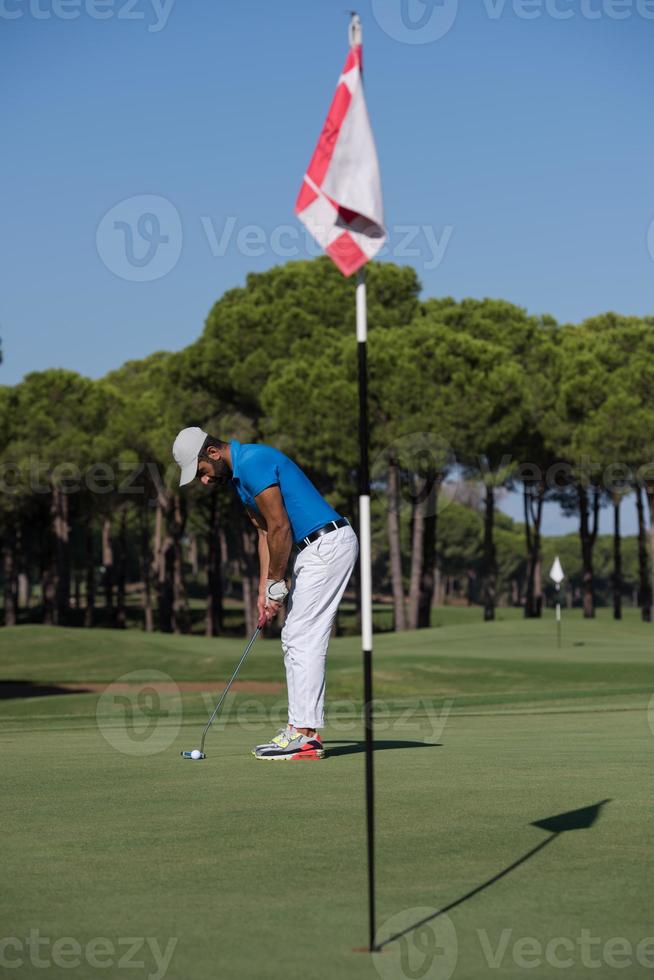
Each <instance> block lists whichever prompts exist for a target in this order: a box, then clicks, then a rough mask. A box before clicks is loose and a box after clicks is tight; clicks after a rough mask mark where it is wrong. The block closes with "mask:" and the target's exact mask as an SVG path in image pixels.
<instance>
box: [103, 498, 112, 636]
mask: <svg viewBox="0 0 654 980" xmlns="http://www.w3.org/2000/svg"><path fill="white" fill-rule="evenodd" d="M102 564H103V566H104V606H105V609H106V611H107V625H108V626H113V625H114V548H113V542H112V539H111V517H105V518H104V520H103V521H102Z"/></svg>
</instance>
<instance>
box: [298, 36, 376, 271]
mask: <svg viewBox="0 0 654 980" xmlns="http://www.w3.org/2000/svg"><path fill="white" fill-rule="evenodd" d="M361 58H362V48H361V24H360V22H359V18H358V17H354V18H353V19H352V24H351V25H350V52H349V54H348V56H347V60H346V62H345V67H344V69H343V73H342V74H341V77H340V78H339V80H338V86H337V88H336V94H335V95H334V99H333V101H332V104H331V106H330V109H329V112H328V113H327V119H326V121H325V125H324V126H323V128H322V132H321V134H320V138H319V140H318V145H317V146H316V149H315V151H314V154H313V157H312V158H311V163H310V164H309V168H308V170H307V172H306V174H305V175H304V180H303V182H302V188H301V190H300V193H299V194H298V198H297V201H296V203H295V213H296V214H297V216H298V217H299V219H300V221H302V222H303V224H304V225H306V227H307V228H308V230H309V231H310V232H311V234H312V235H313V237H314V238H315V239H316V241H318V242H319V244H320V245H322V247H323V248H324V249H325V251H326V252H327V254H328V255H329V257H330V258H331V259H332V260H333V261H334V262H335V264H336V265H337V266H338V268H339V269H340V270H341V272H342V273H343V275H345V276H350V275H351V274H352V273H353V272H356V270H357V269H359V268H360V267H361V266H362V265H364V264H365V263H366V262H368V261H369V260H370V259H372V258H374V256H375V255H376V254H377V252H378V251H379V250H380V248H381V247H382V245H383V244H384V242H385V240H386V232H385V231H384V206H383V202H382V191H381V179H380V176H379V163H378V161H377V151H376V149H375V141H374V138H373V135H372V129H371V127H370V119H369V118H368V110H367V109H366V102H365V98H364V94H363V81H362V78H361Z"/></svg>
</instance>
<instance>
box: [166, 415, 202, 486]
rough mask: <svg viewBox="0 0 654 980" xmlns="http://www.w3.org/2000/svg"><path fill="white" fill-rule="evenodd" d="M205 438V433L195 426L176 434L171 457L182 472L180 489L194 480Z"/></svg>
mask: <svg viewBox="0 0 654 980" xmlns="http://www.w3.org/2000/svg"><path fill="white" fill-rule="evenodd" d="M206 438H207V433H206V432H205V431H204V430H203V429H201V428H200V427H199V426H197V425H191V426H189V427H188V429H182V430H181V431H180V432H178V433H177V438H176V439H175V441H174V443H173V457H174V459H175V462H176V463H177V465H178V466H179V467H181V470H182V475H181V476H180V478H179V485H180V487H183V486H184V485H185V484H186V483H190V482H191V480H194V479H195V476H196V474H197V472H198V456H199V455H200V450H201V449H202V446H203V445H204V440H205V439H206Z"/></svg>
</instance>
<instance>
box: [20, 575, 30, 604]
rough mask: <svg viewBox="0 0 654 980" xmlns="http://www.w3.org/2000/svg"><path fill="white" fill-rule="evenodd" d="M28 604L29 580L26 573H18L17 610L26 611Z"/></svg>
mask: <svg viewBox="0 0 654 980" xmlns="http://www.w3.org/2000/svg"><path fill="white" fill-rule="evenodd" d="M29 604H30V580H29V578H28V576H27V572H19V573H18V609H28V608H29Z"/></svg>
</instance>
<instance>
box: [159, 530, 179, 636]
mask: <svg viewBox="0 0 654 980" xmlns="http://www.w3.org/2000/svg"><path fill="white" fill-rule="evenodd" d="M174 567H175V545H174V542H173V539H172V537H171V536H170V535H169V534H167V535H166V537H165V538H164V540H163V542H162V545H161V555H160V561H159V576H158V579H157V586H158V587H157V592H158V598H157V609H158V612H159V629H160V630H161V631H162V632H163V633H172V631H173V578H174V574H175V571H174Z"/></svg>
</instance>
